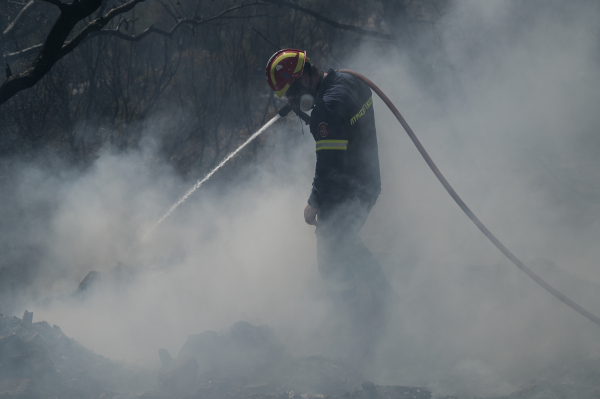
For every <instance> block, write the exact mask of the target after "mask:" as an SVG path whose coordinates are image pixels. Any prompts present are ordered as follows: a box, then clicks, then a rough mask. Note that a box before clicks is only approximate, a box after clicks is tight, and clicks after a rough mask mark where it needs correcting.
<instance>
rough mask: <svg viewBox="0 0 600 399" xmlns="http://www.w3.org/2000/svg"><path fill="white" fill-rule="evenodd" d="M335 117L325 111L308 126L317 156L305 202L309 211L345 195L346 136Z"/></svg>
mask: <svg viewBox="0 0 600 399" xmlns="http://www.w3.org/2000/svg"><path fill="white" fill-rule="evenodd" d="M315 111H317V109H315ZM319 111H321V110H319ZM313 112H314V111H313ZM338 115H339V114H338V113H336V112H327V109H324V110H323V112H318V113H317V115H315V116H316V118H315V123H314V124H311V130H314V132H313V135H314V137H315V141H316V153H317V165H316V168H315V177H314V179H313V188H312V192H311V195H310V198H309V199H308V205H310V207H311V208H316V209H319V208H320V207H321V206H322V205H323V204H325V203H337V202H339V201H341V200H342V199H343V198H344V197H345V195H346V194H347V193H346V192H345V190H346V188H347V187H346V181H345V180H346V176H345V171H346V150H347V148H348V134H347V132H346V129H344V123H343V120H342V119H341V117H339V116H338ZM311 119H312V118H311Z"/></svg>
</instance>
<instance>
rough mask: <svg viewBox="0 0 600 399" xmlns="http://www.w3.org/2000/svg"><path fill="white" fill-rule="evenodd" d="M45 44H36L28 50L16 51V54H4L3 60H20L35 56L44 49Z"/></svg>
mask: <svg viewBox="0 0 600 399" xmlns="http://www.w3.org/2000/svg"><path fill="white" fill-rule="evenodd" d="M43 46H44V45H43V44H36V45H35V46H31V47H27V48H26V49H23V50H19V51H15V52H14V53H8V54H4V55H3V56H2V59H3V60H4V61H11V60H18V59H20V58H25V57H27V56H28V55H31V54H34V53H36V52H38V51H40V49H41V48H42V47H43Z"/></svg>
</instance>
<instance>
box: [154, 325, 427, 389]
mask: <svg viewBox="0 0 600 399" xmlns="http://www.w3.org/2000/svg"><path fill="white" fill-rule="evenodd" d="M159 356H160V359H161V362H162V365H163V367H162V370H161V372H160V373H159V377H158V384H157V386H158V388H159V389H158V391H159V392H158V393H156V392H149V393H147V394H145V395H144V396H143V397H144V398H147V399H149V398H157V399H158V398H161V399H162V398H190V399H191V398H206V399H213V398H214V399H216V398H222V399H228V398H231V399H233V398H252V399H308V398H348V399H351V398H356V399H369V398H373V399H375V398H389V399H405V398H406V399H430V398H431V392H430V391H429V390H427V389H425V388H412V387H399V386H385V387H383V386H376V385H375V384H374V383H372V382H364V383H363V384H362V386H361V382H363V381H364V379H363V378H361V376H360V374H359V373H358V372H357V371H356V369H355V368H354V367H351V366H349V365H347V364H343V363H339V362H335V361H333V360H330V359H327V358H324V357H319V356H312V357H305V358H293V357H292V356H290V355H289V354H288V353H287V352H286V351H285V348H284V346H283V344H282V343H281V342H280V341H279V339H278V338H277V337H276V336H275V334H274V333H273V332H272V331H271V330H270V329H269V328H268V327H267V326H253V325H251V324H249V323H247V322H243V321H240V322H237V323H236V324H234V325H233V326H232V327H231V329H230V331H229V332H227V333H225V334H217V333H216V332H214V331H205V332H203V333H201V334H195V335H191V336H190V337H189V338H188V340H187V342H186V343H185V344H184V345H183V346H182V348H181V350H180V351H179V354H178V356H177V359H173V358H172V357H171V355H170V354H169V353H168V352H167V351H166V350H165V349H160V350H159ZM194 374H195V379H194V378H192V376H193V375H194Z"/></svg>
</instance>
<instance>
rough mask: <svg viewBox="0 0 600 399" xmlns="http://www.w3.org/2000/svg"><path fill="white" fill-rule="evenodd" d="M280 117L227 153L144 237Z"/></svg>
mask: <svg viewBox="0 0 600 399" xmlns="http://www.w3.org/2000/svg"><path fill="white" fill-rule="evenodd" d="M279 118H281V115H280V114H276V115H275V116H274V117H273V119H271V120H270V121H268V122H267V123H265V124H264V125H263V127H261V128H260V129H258V130H257V131H256V133H254V134H253V135H252V136H250V137H249V138H248V140H246V141H245V142H244V143H243V144H242V145H241V146H239V147H238V148H237V149H236V150H235V151H233V152H232V153H230V154H229V155H227V156H226V157H225V159H223V160H222V161H221V163H220V164H218V165H217V166H215V167H214V168H213V170H211V171H210V172H208V174H207V175H206V176H204V178H202V179H200V180H198V181H197V182H196V184H194V186H193V187H192V188H190V189H189V190H188V192H187V193H185V195H184V196H183V197H181V198H180V199H179V201H177V202H176V203H174V204H173V206H172V207H171V208H170V209H169V210H168V211H167V213H165V214H164V215H163V216H162V217H161V218H160V219H158V222H156V224H155V225H154V226H152V227H151V228H150V230H148V231H147V232H146V233H145V234H144V235H143V237H147V236H148V235H149V234H150V233H152V231H154V229H155V228H156V227H157V226H158V225H159V224H161V223H162V222H163V221H164V220H165V219H166V218H168V217H169V216H170V215H171V214H172V213H173V211H174V210H175V209H177V207H178V206H179V205H181V204H183V203H184V202H185V200H186V199H188V198H189V196H190V195H192V194H193V193H194V191H196V190H198V189H199V188H200V186H202V184H204V182H205V181H207V180H208V179H210V178H211V177H212V175H214V174H215V173H216V172H217V171H218V170H219V169H221V168H222V167H223V165H225V164H226V163H227V162H228V161H229V160H230V159H231V158H233V157H235V156H236V155H237V154H238V153H239V152H240V151H242V150H243V149H244V147H246V146H247V145H248V144H249V143H250V142H251V141H252V140H254V139H255V138H257V137H258V136H259V135H260V134H261V133H262V132H264V131H265V130H267V129H268V128H269V126H271V125H272V124H273V123H275V122H276V121H277V120H278V119H279Z"/></svg>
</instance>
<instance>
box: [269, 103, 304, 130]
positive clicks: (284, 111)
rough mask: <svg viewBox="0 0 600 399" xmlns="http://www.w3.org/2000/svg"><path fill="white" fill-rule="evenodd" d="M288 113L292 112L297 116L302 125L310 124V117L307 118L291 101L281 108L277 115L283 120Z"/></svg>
mask: <svg viewBox="0 0 600 399" xmlns="http://www.w3.org/2000/svg"><path fill="white" fill-rule="evenodd" d="M290 111H294V112H295V113H296V115H298V116H299V117H300V119H302V120H303V121H304V124H306V125H308V124H309V123H310V116H308V115H307V114H306V113H305V112H302V110H300V107H299V106H298V104H294V103H292V101H290V102H289V103H287V104H286V105H284V106H283V107H281V108H280V109H279V111H277V113H278V114H279V116H281V117H282V118H283V117H286V116H287V114H289V113H290Z"/></svg>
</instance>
